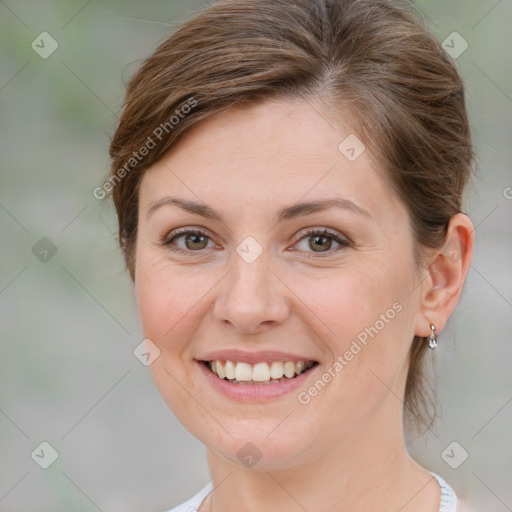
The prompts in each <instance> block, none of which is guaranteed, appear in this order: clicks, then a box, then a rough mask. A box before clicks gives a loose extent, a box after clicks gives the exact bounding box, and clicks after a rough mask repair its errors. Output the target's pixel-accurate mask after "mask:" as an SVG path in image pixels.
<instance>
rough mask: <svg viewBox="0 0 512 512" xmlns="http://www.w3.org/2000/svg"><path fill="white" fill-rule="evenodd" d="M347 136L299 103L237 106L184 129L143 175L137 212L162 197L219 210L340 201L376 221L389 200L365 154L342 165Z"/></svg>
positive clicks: (314, 108) (340, 124) (316, 109)
mask: <svg viewBox="0 0 512 512" xmlns="http://www.w3.org/2000/svg"><path fill="white" fill-rule="evenodd" d="M347 137H348V139H347ZM355 137H356V135H355V134H354V133H353V131H352V130H351V128H350V127H349V126H348V124H347V123H346V122H345V121H344V120H343V119H342V118H341V116H340V118H339V120H337V121H336V122H335V123H333V122H332V115H331V116H330V118H329V119H327V117H326V116H325V114H324V113H323V112H322V111H321V107H320V106H319V105H318V104H317V105H314V104H312V103H310V102H306V101H304V100H300V99H279V100H276V99H273V100H267V101H265V102H261V103H251V104H248V105H244V106H243V107H237V108H234V109H231V110H229V111H228V112H226V113H224V114H222V115H221V116H219V117H216V118H213V119H210V120H207V121H205V122H203V123H201V124H199V125H197V126H195V127H194V128H192V129H191V130H189V131H188V132H187V133H186V134H185V135H184V136H183V137H182V138H181V139H180V141H179V142H178V143H177V144H176V145H175V146H174V147H173V149H172V150H171V152H170V153H169V154H168V155H167V156H166V157H164V158H163V159H162V160H161V161H159V162H158V163H157V164H155V165H154V166H153V167H152V168H151V169H148V170H147V171H146V173H145V175H144V177H143V180H142V184H141V198H140V199H141V206H146V207H147V205H148V204H150V203H152V202H154V201H156V200H158V199H159V198H161V197H162V196H163V195H165V194H169V195H176V194H181V195H182V196H185V197H187V198H189V199H193V200H196V201H197V200H202V201H204V202H205V203H207V204H210V203H217V204H218V203H219V201H220V202H222V206H223V207H224V209H225V210H226V211H227V210H228V209H229V207H230V206H232V207H233V208H235V209H236V208H238V209H239V208H240V207H244V206H249V205H251V204H256V205H259V206H260V208H267V207H268V208H272V207H273V205H275V204H277V203H283V202H286V203H289V202H294V201H296V202H298V201H299V200H301V199H303V200H316V199H324V198H326V197H327V196H333V195H341V196H343V197H346V198H348V199H351V200H353V201H354V202H356V203H359V204H360V205H361V206H362V207H364V208H366V209H368V210H370V211H373V212H374V213H375V214H376V215H380V214H381V213H384V212H386V211H388V210H389V208H391V207H393V205H396V202H397V201H396V197H394V193H393V191H392V189H391V187H389V185H388V178H387V176H386V174H385V173H384V171H383V169H382V168H381V167H380V166H379V165H378V162H376V160H375V158H374V157H373V156H372V155H371V154H370V152H369V150H367V149H366V150H364V151H363V152H362V153H361V154H360V156H358V157H357V158H356V159H355V160H353V159H349V158H347V155H348V156H350V157H353V152H349V153H347V152H346V150H347V143H344V141H345V140H348V141H349V144H348V146H349V147H348V149H349V150H350V149H351V148H350V146H354V142H355V144H358V142H357V139H355ZM340 144H341V151H340ZM354 149H355V150H356V151H358V152H359V151H360V150H361V147H358V146H354ZM395 207H396V206H395Z"/></svg>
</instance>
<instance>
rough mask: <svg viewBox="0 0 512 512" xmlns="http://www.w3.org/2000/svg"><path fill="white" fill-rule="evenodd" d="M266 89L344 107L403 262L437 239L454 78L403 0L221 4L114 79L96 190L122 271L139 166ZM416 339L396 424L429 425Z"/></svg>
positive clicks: (468, 149)
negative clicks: (403, 219)
mask: <svg viewBox="0 0 512 512" xmlns="http://www.w3.org/2000/svg"><path fill="white" fill-rule="evenodd" d="M278 95H284V96H289V97H301V98H304V99H315V100H318V101H320V102H321V103H322V104H323V105H325V106H326V107H327V109H328V110H329V111H330V112H331V114H332V115H333V116H335V115H336V114H335V113H336V112H339V113H340V115H344V116H345V119H346V115H347V114H348V115H350V118H351V121H352V123H353V126H352V129H353V130H354V131H355V132H356V133H357V135H358V137H359V138H361V140H362V141H363V142H364V143H365V145H366V146H367V147H368V148H369V149H370V150H371V152H372V154H373V155H376V156H377V157H378V158H379V161H380V162H381V163H382V166H383V168H384V169H385V171H386V176H387V177H388V180H389V182H390V184H391V185H392V186H393V188H394V189H395V191H396V192H397V194H398V196H399V197H400V198H401V199H402V200H403V202H404V204H405V205H406V206H407V208H408V211H409V213H410V224H411V229H412V232H413V235H414V239H415V242H416V243H415V246H416V252H415V257H416V261H417V262H420V261H421V257H422V255H423V251H424V250H425V249H427V248H440V247H441V246H442V245H443V243H445V241H446V233H447V225H448V222H449V220H450V218H451V217H452V216H453V215H455V214H456V213H458V212H459V211H461V197H462V192H463V189H464V186H465V184H466V182H467V181H468V178H469V176H470V174H471V170H472V165H473V159H474V155H473V149H472V144H471V137H470V129H469V123H468V119H467V113H466V106H465V99H464V87H463V84H462V81H461V79H460V76H459V74H458V72H457V70H456V68H455V66H454V64H453V62H452V61H451V59H450V57H448V56H447V55H446V54H445V52H444V50H443V49H442V46H441V44H440V43H439V41H438V40H437V39H436V38H435V37H434V36H433V35H432V34H430V33H429V32H428V30H427V29H425V28H424V27H423V25H422V23H421V22H419V21H418V18H417V16H416V15H415V12H414V9H413V6H412V4H411V3H409V2H398V1H393V0H294V1H291V0H225V1H221V2H219V3H218V4H215V5H213V6H212V7H210V8H208V9H206V10H204V11H202V12H200V13H199V14H198V15H196V16H195V17H194V18H192V19H191V20H189V21H188V22H186V23H185V24H183V25H182V26H181V27H180V28H179V29H178V30H176V32H174V33H173V34H172V35H171V36H170V37H169V38H168V39H166V40H165V41H164V42H163V43H162V44H161V45H160V46H159V47H158V48H157V50H156V51H155V52H154V53H153V54H152V55H151V56H150V57H149V58H148V59H147V60H146V61H145V62H144V64H143V65H142V66H141V68H140V69H139V70H138V72H137V73H136V74H135V75H134V76H133V78H132V79H131V80H130V82H129V84H128V87H127V93H126V98H125V101H124V106H123V110H122V114H121V117H120V121H119V126H118V128H117V131H116V132H115V135H114V137H113V139H112V142H111V146H110V156H111V159H112V166H111V174H110V178H109V183H108V188H106V187H105V190H106V191H108V192H110V191H111V195H112V198H113V201H114V205H115V208H116V210H117V215H118V221H119V239H120V244H121V247H122V249H123V252H124V255H125V260H126V265H127V268H128V270H129V272H130V276H131V278H132V279H135V273H134V272H135V270H134V269H135V261H134V258H135V244H136V237H137V210H138V189H139V184H140V181H141V177H142V175H143V172H144V170H146V169H148V168H149V167H150V166H152V165H153V164H155V163H156V162H157V161H158V160H160V159H161V158H162V157H163V156H164V155H166V154H167V153H168V152H169V150H170V149H171V148H172V147H173V145H174V144H175V143H176V141H177V140H178V139H179V137H180V136H181V135H183V134H184V133H185V132H186V131H188V130H190V128H191V127H192V126H194V125H197V124H198V123H200V122H202V121H204V120H206V119H209V118H212V117H214V116H218V115H220V114H222V113H223V112H225V111H226V110H227V109H229V108H231V107H233V106H235V105H237V104H239V103H240V102H243V101H260V100H262V99H264V98H266V97H270V96H278ZM173 118H174V121H171V120H172V119H173ZM176 121H177V122H176ZM164 131H165V134H164V133H163V132H164ZM156 134H159V136H157V135H156ZM162 135H163V136H162ZM156 139H158V140H156ZM150 141H151V143H150ZM340 142H341V141H340ZM153 143H154V144H153ZM144 148H146V150H145V151H144ZM148 148H150V149H149V150H148ZM127 163H128V165H127ZM426 347H427V343H425V338H419V337H415V339H414V342H413V343H412V346H411V352H410V365H409V373H408V377H407V383H406V389H405V409H406V411H405V412H406V413H408V414H407V415H406V416H405V418H406V420H407V419H409V420H412V421H411V422H410V425H412V426H419V425H421V424H424V425H425V426H426V428H430V427H431V426H432V424H433V421H434V417H435V408H432V407H431V405H433V401H432V395H431V393H430V390H429V388H430V384H429V382H428V379H427V378H426V377H427V375H426V372H427V368H426V365H425V362H424V358H425V353H426V350H427V348H426Z"/></svg>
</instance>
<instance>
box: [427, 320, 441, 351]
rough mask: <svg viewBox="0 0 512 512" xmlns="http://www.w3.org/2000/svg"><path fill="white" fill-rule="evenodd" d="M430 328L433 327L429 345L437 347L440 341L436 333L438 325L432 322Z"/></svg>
mask: <svg viewBox="0 0 512 512" xmlns="http://www.w3.org/2000/svg"><path fill="white" fill-rule="evenodd" d="M430 328H431V329H432V332H431V333H430V336H429V337H428V346H429V347H430V348H431V349H435V348H436V347H437V345H438V343H439V340H438V339H437V335H436V334H435V330H436V326H435V325H434V324H430Z"/></svg>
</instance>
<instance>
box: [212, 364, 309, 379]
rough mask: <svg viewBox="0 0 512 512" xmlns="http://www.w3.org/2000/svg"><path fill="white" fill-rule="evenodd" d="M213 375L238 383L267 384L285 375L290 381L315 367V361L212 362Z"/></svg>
mask: <svg viewBox="0 0 512 512" xmlns="http://www.w3.org/2000/svg"><path fill="white" fill-rule="evenodd" d="M209 364H210V368H211V370H212V372H213V373H215V374H216V375H218V376H219V377H220V378H221V379H224V378H226V379H236V380H238V381H251V380H252V381H255V382H265V381H268V380H270V379H271V378H272V379H281V378H282V377H283V375H284V376H285V377H288V378H289V379H291V378H293V377H295V375H300V374H301V373H302V372H304V371H306V370H307V369H309V368H311V366H313V364H314V362H313V361H297V362H293V361H288V362H285V363H283V362H281V361H273V362H272V363H270V364H269V363H256V364H254V365H253V364H249V363H236V362H233V361H229V360H228V361H210V362H209Z"/></svg>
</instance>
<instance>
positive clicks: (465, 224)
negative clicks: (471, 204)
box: [415, 213, 475, 337]
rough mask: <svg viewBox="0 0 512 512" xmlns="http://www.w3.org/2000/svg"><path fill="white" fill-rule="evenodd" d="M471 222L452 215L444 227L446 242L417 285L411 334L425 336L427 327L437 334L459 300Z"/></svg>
mask: <svg viewBox="0 0 512 512" xmlns="http://www.w3.org/2000/svg"><path fill="white" fill-rule="evenodd" d="M474 231H475V230H474V228H473V223H472V222H471V220H470V218H469V217H468V216H467V215H465V214H463V213H457V214H456V215H454V216H453V217H452V218H451V219H450V222H449V224H448V231H447V236H446V242H445V244H444V245H443V247H442V248H441V249H438V250H435V251H433V253H432V255H431V256H430V258H429V265H428V268H427V271H428V275H427V277H426V278H424V279H423V281H422V284H421V297H420V309H419V311H418V314H417V319H416V325H415V334H416V336H421V337H426V336H428V335H429V334H430V332H431V330H430V324H431V323H432V324H434V325H435V327H436V333H437V334H438V333H439V332H441V331H442V330H443V329H444V327H445V325H446V322H447V321H448V318H449V317H450V315H451V314H452V312H453V310H454V309H455V306H456V305H457V302H458V301H459V298H460V295H461V293H462V288H463V286H464V281H465V280H466V275H467V273H468V270H469V266H470V264H471V259H472V257H473V250H474V245H475V235H474Z"/></svg>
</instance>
